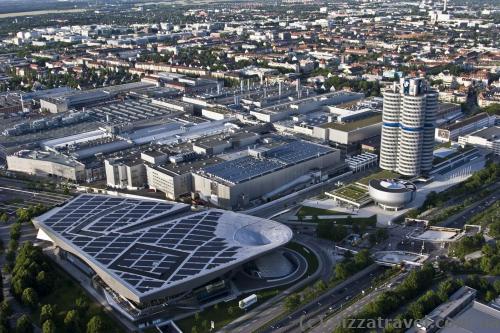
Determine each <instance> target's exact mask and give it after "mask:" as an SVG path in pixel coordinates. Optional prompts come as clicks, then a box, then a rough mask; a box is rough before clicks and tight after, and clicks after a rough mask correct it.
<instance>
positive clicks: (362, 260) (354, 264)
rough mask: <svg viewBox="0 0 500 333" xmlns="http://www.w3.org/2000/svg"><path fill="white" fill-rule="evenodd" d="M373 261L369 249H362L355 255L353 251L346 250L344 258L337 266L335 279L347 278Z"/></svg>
mask: <svg viewBox="0 0 500 333" xmlns="http://www.w3.org/2000/svg"><path fill="white" fill-rule="evenodd" d="M372 263H373V260H372V258H371V257H370V252H368V250H361V251H359V252H358V253H356V254H355V255H354V256H352V255H351V252H346V255H345V258H344V260H342V262H340V263H338V264H337V265H336V266H335V279H336V280H345V279H346V278H348V277H349V276H351V275H353V274H354V273H356V272H359V271H360V270H362V269H363V268H365V267H368V266H369V265H370V264H372Z"/></svg>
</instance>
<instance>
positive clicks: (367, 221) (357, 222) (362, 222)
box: [308, 215, 377, 228]
mask: <svg viewBox="0 0 500 333" xmlns="http://www.w3.org/2000/svg"><path fill="white" fill-rule="evenodd" d="M320 221H324V222H330V223H334V224H339V225H345V226H358V227H360V228H362V227H363V228H366V227H375V225H376V224H377V215H373V216H370V217H351V216H347V217H337V218H334V219H313V220H310V222H313V223H319V222H320ZM308 222H309V220H308Z"/></svg>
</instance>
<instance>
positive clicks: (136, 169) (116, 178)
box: [104, 156, 146, 190]
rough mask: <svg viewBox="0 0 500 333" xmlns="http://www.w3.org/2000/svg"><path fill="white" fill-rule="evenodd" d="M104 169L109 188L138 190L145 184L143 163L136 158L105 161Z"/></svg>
mask: <svg viewBox="0 0 500 333" xmlns="http://www.w3.org/2000/svg"><path fill="white" fill-rule="evenodd" d="M104 169H105V171H106V185H107V186H109V187H112V188H116V189H122V190H123V189H126V190H139V189H141V188H144V185H145V184H146V169H145V166H144V161H143V160H142V159H140V158H138V157H137V156H131V157H121V158H109V159H106V160H105V161H104Z"/></svg>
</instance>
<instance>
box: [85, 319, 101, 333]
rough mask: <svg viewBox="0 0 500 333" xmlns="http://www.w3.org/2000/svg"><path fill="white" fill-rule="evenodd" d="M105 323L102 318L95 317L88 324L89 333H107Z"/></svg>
mask: <svg viewBox="0 0 500 333" xmlns="http://www.w3.org/2000/svg"><path fill="white" fill-rule="evenodd" d="M105 332H106V329H105V327H104V322H103V321H102V319H101V317H99V316H93V317H92V318H90V320H89V321H88V323H87V333H105Z"/></svg>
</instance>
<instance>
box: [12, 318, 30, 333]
mask: <svg viewBox="0 0 500 333" xmlns="http://www.w3.org/2000/svg"><path fill="white" fill-rule="evenodd" d="M32 332H33V325H32V324H31V320H30V317H28V315H26V314H23V315H22V316H21V317H19V318H18V319H17V321H16V333H32Z"/></svg>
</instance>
